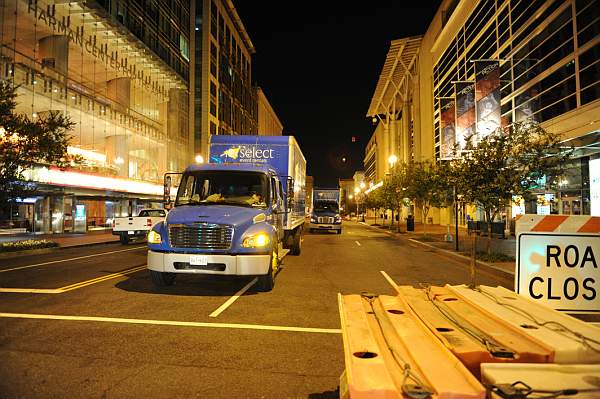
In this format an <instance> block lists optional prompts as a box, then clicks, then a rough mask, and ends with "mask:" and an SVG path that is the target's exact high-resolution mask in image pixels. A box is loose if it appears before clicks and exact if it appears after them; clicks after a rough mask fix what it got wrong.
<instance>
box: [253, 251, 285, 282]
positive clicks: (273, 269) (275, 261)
mask: <svg viewBox="0 0 600 399" xmlns="http://www.w3.org/2000/svg"><path fill="white" fill-rule="evenodd" d="M278 268H279V258H278V257H277V247H275V248H273V250H272V251H271V259H270V261H269V271H268V272H267V274H265V275H263V276H258V282H257V283H256V285H257V288H258V290H259V291H261V292H269V291H271V290H272V289H273V287H274V286H275V274H277V269H278Z"/></svg>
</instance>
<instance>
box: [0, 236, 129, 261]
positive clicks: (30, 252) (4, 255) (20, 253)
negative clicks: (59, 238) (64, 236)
mask: <svg viewBox="0 0 600 399" xmlns="http://www.w3.org/2000/svg"><path fill="white" fill-rule="evenodd" d="M118 242H119V240H115V241H101V242H93V243H85V244H77V245H68V246H66V247H62V246H58V247H52V248H39V249H26V250H23V251H10V252H4V253H0V259H8V258H18V257H21V256H27V255H43V254H47V253H51V252H55V251H60V250H63V249H69V248H82V247H92V246H94V245H105V244H116V243H118Z"/></svg>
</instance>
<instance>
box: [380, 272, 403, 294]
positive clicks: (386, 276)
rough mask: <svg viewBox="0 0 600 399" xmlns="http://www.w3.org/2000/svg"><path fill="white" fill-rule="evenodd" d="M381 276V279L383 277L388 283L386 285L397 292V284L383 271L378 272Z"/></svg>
mask: <svg viewBox="0 0 600 399" xmlns="http://www.w3.org/2000/svg"><path fill="white" fill-rule="evenodd" d="M379 272H380V273H381V274H383V277H385V279H386V280H387V281H388V283H390V285H391V286H392V287H393V288H394V289H395V290H396V291H398V284H396V282H395V281H394V280H392V278H391V277H390V276H389V275H388V274H387V273H386V272H384V271H383V270H380V271H379Z"/></svg>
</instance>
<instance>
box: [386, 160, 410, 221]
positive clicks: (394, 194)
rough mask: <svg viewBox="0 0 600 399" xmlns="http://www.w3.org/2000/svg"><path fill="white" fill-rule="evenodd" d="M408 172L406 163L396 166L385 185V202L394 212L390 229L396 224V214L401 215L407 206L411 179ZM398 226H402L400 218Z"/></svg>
mask: <svg viewBox="0 0 600 399" xmlns="http://www.w3.org/2000/svg"><path fill="white" fill-rule="evenodd" d="M408 170H409V167H408V165H407V164H405V163H400V164H396V165H394V167H393V168H392V169H391V171H390V175H389V176H388V178H387V179H386V180H385V181H384V183H383V187H382V197H383V202H384V204H385V207H386V208H387V209H390V210H391V211H392V222H391V224H390V227H391V226H392V225H393V222H394V212H396V213H397V214H398V215H399V214H400V211H401V209H402V206H405V205H407V203H406V201H405V198H406V189H407V186H408V179H409V175H408ZM398 226H400V219H399V218H398Z"/></svg>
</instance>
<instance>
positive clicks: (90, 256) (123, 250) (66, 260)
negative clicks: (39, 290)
mask: <svg viewBox="0 0 600 399" xmlns="http://www.w3.org/2000/svg"><path fill="white" fill-rule="evenodd" d="M145 247H146V246H145V245H143V246H141V247H134V248H127V249H120V250H118V251H109V252H102V253H99V254H93V255H85V256H78V257H76V258H69V259H59V260H53V261H50V262H43V263H36V264H35V265H26V266H19V267H13V268H11V269H3V270H0V273H4V272H10V271H13V270H21V269H28V268H30V267H37V266H45V265H51V264H54V263H62V262H69V261H72V260H79V259H87V258H93V257H95V256H102V255H110V254H116V253H119V252H125V251H134V250H136V249H140V248H145Z"/></svg>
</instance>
